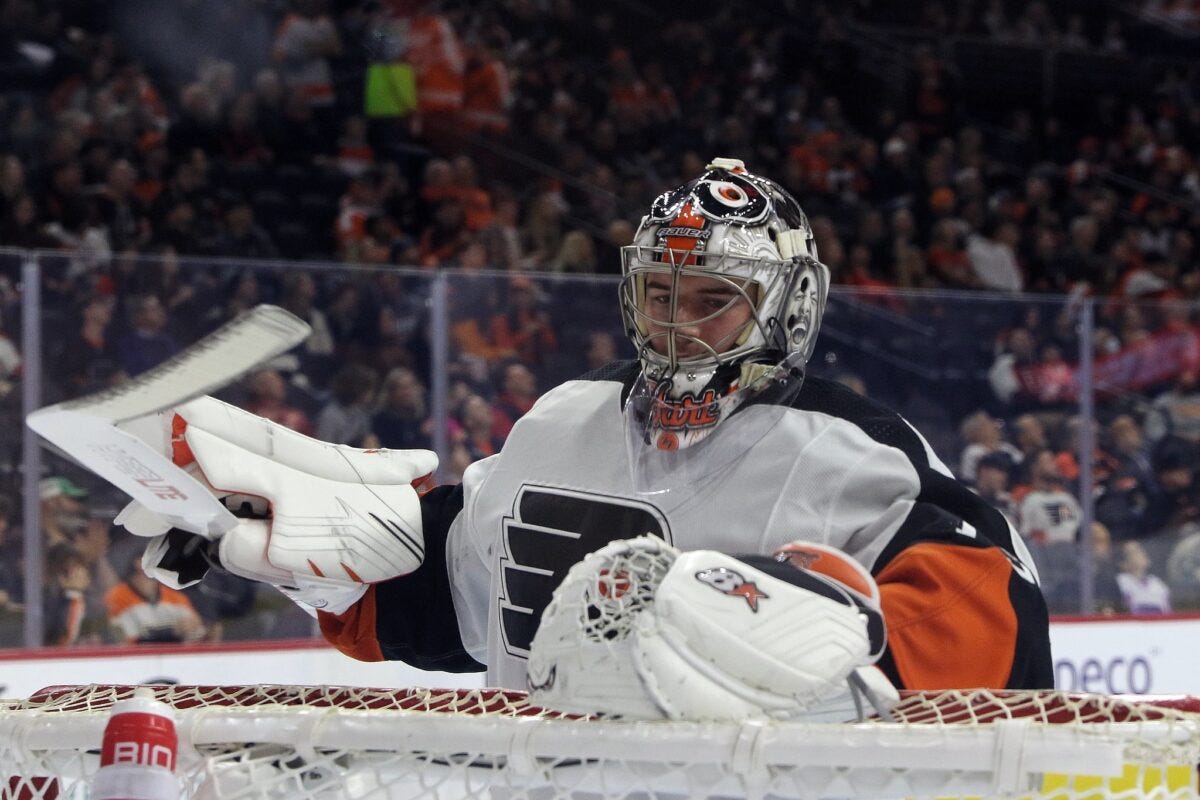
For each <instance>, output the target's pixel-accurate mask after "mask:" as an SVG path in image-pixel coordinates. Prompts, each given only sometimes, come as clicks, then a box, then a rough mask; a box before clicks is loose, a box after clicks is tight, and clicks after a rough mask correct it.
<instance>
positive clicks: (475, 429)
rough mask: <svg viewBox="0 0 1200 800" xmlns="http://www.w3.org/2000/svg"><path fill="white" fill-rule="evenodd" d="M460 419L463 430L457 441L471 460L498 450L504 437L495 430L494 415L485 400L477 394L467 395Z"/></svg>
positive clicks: (502, 443) (492, 453)
mask: <svg viewBox="0 0 1200 800" xmlns="http://www.w3.org/2000/svg"><path fill="white" fill-rule="evenodd" d="M461 421H462V427H463V432H462V437H461V440H460V442H459V443H460V444H461V445H462V446H463V447H464V448H465V449H466V451H467V455H468V456H469V457H470V461H471V462H475V461H478V460H479V459H481V458H487V457H488V456H490V455H495V454H496V453H499V452H500V448H501V447H503V446H504V437H503V436H501V435H500V434H499V433H497V431H496V428H495V416H494V414H493V412H492V407H491V405H490V404H489V403H488V401H487V400H484V399H483V398H482V397H480V396H479V395H477V394H476V395H471V396H470V397H468V398H467V399H466V401H465V402H464V403H463V406H462V420H461Z"/></svg>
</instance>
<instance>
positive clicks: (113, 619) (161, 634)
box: [104, 553, 204, 644]
mask: <svg viewBox="0 0 1200 800" xmlns="http://www.w3.org/2000/svg"><path fill="white" fill-rule="evenodd" d="M104 602H105V606H106V608H107V610H108V624H109V626H110V627H111V628H112V629H113V631H114V632H115V633H116V635H117V636H119V637H120V640H121V641H123V642H127V643H129V644H151V643H160V642H191V641H195V640H197V639H200V638H201V637H203V636H204V623H203V622H202V621H201V620H200V615H199V614H197V613H196V610H195V609H194V608H193V607H192V603H191V601H190V600H188V599H187V597H186V596H185V595H184V594H183V593H182V592H178V591H176V590H174V589H171V588H170V587H167V586H164V585H162V584H161V583H159V582H158V581H156V580H155V579H154V578H151V577H150V576H148V575H146V573H144V572H143V571H142V564H141V554H140V553H139V554H137V555H135V556H134V557H133V558H131V559H130V560H129V562H128V563H127V564H126V565H125V570H124V574H123V578H122V580H121V582H120V583H118V584H117V585H116V586H114V587H113V588H112V589H110V590H109V592H108V594H107V595H105V598H104Z"/></svg>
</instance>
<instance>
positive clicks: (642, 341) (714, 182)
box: [620, 158, 829, 451]
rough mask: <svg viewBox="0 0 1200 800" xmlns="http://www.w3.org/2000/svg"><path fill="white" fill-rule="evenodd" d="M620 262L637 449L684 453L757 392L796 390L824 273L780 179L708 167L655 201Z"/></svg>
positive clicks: (817, 320) (722, 163) (733, 166)
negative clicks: (631, 350) (631, 351)
mask: <svg viewBox="0 0 1200 800" xmlns="http://www.w3.org/2000/svg"><path fill="white" fill-rule="evenodd" d="M621 262H622V273H623V276H624V277H623V280H622V283H621V288H620V299H621V312H622V317H623V319H624V323H625V330H626V335H628V336H629V338H630V340H631V341H632V342H633V345H634V347H635V348H636V350H637V356H638V359H639V361H640V362H641V364H642V376H641V379H640V380H639V381H638V384H637V385H636V386H635V387H634V390H633V393H632V394H631V396H630V402H629V404H628V405H627V406H626V409H627V411H628V412H630V413H631V414H632V415H633V416H635V417H636V420H637V427H639V428H640V432H638V434H637V435H636V436H635V437H634V438H635V439H638V440H641V443H642V445H643V446H649V447H650V448H652V449H655V450H659V451H673V450H677V449H683V448H686V447H689V446H691V445H693V444H696V443H697V442H699V441H701V440H702V439H705V438H707V436H708V435H709V433H711V431H712V429H713V428H715V427H716V425H717V424H718V423H719V422H721V421H722V420H724V419H726V418H728V417H729V416H730V415H732V413H733V412H734V411H735V410H736V409H737V407H738V406H740V405H742V404H743V403H744V402H745V400H746V399H748V398H749V397H750V396H751V395H753V394H755V393H756V392H758V391H760V390H762V389H764V388H766V387H768V386H772V385H773V386H775V387H777V388H786V387H788V386H790V387H791V388H792V389H795V388H798V386H799V382H800V381H801V380H802V379H803V375H804V366H805V364H806V363H807V361H808V359H809V357H810V356H811V355H812V352H813V348H814V346H815V343H816V337H817V331H818V330H819V328H820V325H821V317H822V315H823V313H824V310H825V302H826V299H827V297H828V292H829V270H828V268H826V267H825V265H824V264H821V263H820V262H819V261H818V260H817V249H816V245H815V243H814V241H813V236H812V228H811V227H810V226H809V223H808V218H807V217H806V216H805V215H804V212H803V211H802V210H801V208H800V205H799V204H798V203H797V202H796V200H795V199H793V198H792V196H791V195H790V194H788V193H787V191H785V190H784V189H783V188H782V187H781V186H779V185H778V184H777V183H775V182H773V181H771V180H768V179H766V178H763V177H760V176H758V175H753V174H751V173H749V172H747V171H746V168H745V167H744V166H743V164H742V162H741V161H737V160H734V159H724V158H721V159H714V160H713V162H712V163H710V164H709V165H708V166H707V167H706V168H705V171H704V173H703V174H702V175H701V176H700V177H699V178H697V179H696V180H693V181H691V182H689V183H687V184H684V185H683V186H680V187H678V188H676V189H672V190H671V191H668V192H665V193H663V194H662V195H660V196H659V197H658V198H656V199H655V201H654V203H653V205H652V206H651V209H650V213H649V214H647V215H646V216H645V217H643V218H642V222H641V225H640V226H639V227H638V230H637V233H636V234H635V236H634V241H633V244H632V245H629V246H627V247H624V248H622V251H621Z"/></svg>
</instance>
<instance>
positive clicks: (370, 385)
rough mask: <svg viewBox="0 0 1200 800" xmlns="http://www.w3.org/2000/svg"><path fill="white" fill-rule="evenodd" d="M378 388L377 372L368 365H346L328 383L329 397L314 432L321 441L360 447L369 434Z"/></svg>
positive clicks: (319, 415) (318, 417)
mask: <svg viewBox="0 0 1200 800" xmlns="http://www.w3.org/2000/svg"><path fill="white" fill-rule="evenodd" d="M378 388H379V375H378V373H376V371H375V370H373V369H371V368H370V367H365V366H363V365H361V364H348V365H346V366H345V367H343V368H342V369H341V370H339V371H338V372H337V373H335V374H334V376H333V379H332V380H331V381H330V382H329V391H330V394H332V395H333V397H332V399H331V400H330V401H329V402H328V403H327V404H326V405H325V407H324V408H322V409H321V412H320V413H319V414H318V415H317V425H316V432H315V433H314V434H313V435H314V436H316V437H317V438H318V439H320V440H321V441H324V442H334V443H335V444H348V445H351V446H353V447H363V446H365V445H364V444H363V442H364V440H365V439H366V438H367V436H369V435H370V433H371V411H370V408H371V404H372V403H373V402H374V400H375V393H376V392H377V391H378Z"/></svg>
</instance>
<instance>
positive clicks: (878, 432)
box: [791, 375, 929, 467]
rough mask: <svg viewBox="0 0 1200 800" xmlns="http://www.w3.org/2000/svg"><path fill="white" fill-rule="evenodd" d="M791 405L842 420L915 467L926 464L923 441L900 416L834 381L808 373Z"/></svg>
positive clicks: (925, 465) (927, 463)
mask: <svg viewBox="0 0 1200 800" xmlns="http://www.w3.org/2000/svg"><path fill="white" fill-rule="evenodd" d="M791 405H792V408H795V409H797V410H800V411H815V412H818V413H820V414H828V415H829V416H831V417H839V418H841V419H844V420H846V421H847V422H850V423H853V424H854V425H857V426H858V427H859V428H861V429H862V431H863V433H865V434H867V436H870V437H871V438H872V439H874V440H875V441H877V442H880V443H881V444H886V445H890V446H892V447H895V448H896V449H898V450H900V451H902V452H903V453H904V454H905V455H906V456H908V459H909V461H911V462H912V463H913V464H915V465H917V466H918V467H928V466H929V457H928V455H927V454H926V452H925V444H924V443H923V442H922V441H921V437H920V436H918V435H917V432H916V431H915V430H913V428H912V426H911V425H909V424H908V423H907V422H905V421H904V418H903V417H901V416H900V415H899V414H897V413H896V412H895V411H892V410H891V409H890V408H888V407H887V406H884V405H881V404H880V403H877V402H875V401H874V400H872V399H870V398H869V397H863V396H862V395H860V394H858V393H857V392H854V391H852V390H850V389H849V388H847V387H846V386H843V385H842V384H840V383H838V382H837V381H831V380H828V379H826V378H818V377H815V376H813V375H809V376H807V377H806V378H805V379H804V384H803V385H802V386H801V387H800V392H799V393H798V394H797V395H796V397H795V399H794V400H793V401H792V403H791Z"/></svg>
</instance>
